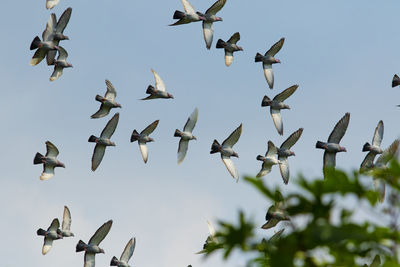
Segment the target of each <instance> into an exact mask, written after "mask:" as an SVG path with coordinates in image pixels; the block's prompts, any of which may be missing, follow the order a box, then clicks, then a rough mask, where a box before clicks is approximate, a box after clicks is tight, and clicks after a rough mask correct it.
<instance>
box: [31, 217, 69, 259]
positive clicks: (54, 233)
mask: <svg viewBox="0 0 400 267" xmlns="http://www.w3.org/2000/svg"><path fill="white" fill-rule="evenodd" d="M59 228H60V222H59V221H58V219H57V218H56V219H53V221H52V222H51V224H50V226H49V228H47V231H45V230H43V229H42V228H39V229H38V230H37V231H36V233H37V235H40V236H44V243H43V247H42V254H43V255H46V254H47V252H49V251H50V249H51V247H52V246H53V240H57V239H62V238H63V236H62V234H61V231H60V229H59Z"/></svg>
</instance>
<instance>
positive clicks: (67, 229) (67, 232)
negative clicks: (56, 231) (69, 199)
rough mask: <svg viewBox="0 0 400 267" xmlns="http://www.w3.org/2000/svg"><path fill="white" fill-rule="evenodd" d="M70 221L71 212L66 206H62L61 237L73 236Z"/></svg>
mask: <svg viewBox="0 0 400 267" xmlns="http://www.w3.org/2000/svg"><path fill="white" fill-rule="evenodd" d="M71 221H72V220H71V212H70V211H69V209H68V207H67V206H64V214H63V222H62V227H61V234H62V236H63V237H71V236H74V234H73V233H72V232H71Z"/></svg>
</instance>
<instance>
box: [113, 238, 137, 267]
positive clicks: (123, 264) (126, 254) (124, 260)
mask: <svg viewBox="0 0 400 267" xmlns="http://www.w3.org/2000/svg"><path fill="white" fill-rule="evenodd" d="M135 246H136V238H131V239H130V240H129V241H128V244H126V246H125V249H124V251H123V252H122V254H121V257H120V258H119V260H118V259H117V257H115V256H114V257H113V258H112V259H111V263H110V266H118V267H130V265H129V264H128V261H129V259H130V258H131V257H132V255H133V252H134V251H135Z"/></svg>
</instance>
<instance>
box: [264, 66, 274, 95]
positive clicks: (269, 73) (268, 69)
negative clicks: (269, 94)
mask: <svg viewBox="0 0 400 267" xmlns="http://www.w3.org/2000/svg"><path fill="white" fill-rule="evenodd" d="M263 69H264V76H265V79H266V80H267V83H268V86H269V88H270V89H272V88H273V87H274V71H273V69H272V65H271V64H266V63H263Z"/></svg>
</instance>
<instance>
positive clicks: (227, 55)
mask: <svg viewBox="0 0 400 267" xmlns="http://www.w3.org/2000/svg"><path fill="white" fill-rule="evenodd" d="M232 62H233V53H232V52H231V51H227V50H225V65H226V66H227V67H229V66H230V65H231V64H232Z"/></svg>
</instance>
